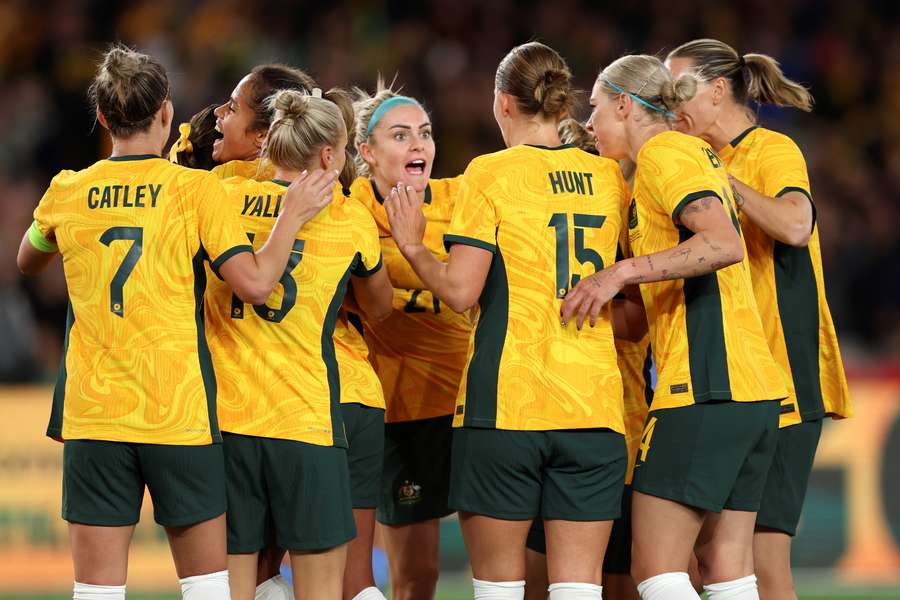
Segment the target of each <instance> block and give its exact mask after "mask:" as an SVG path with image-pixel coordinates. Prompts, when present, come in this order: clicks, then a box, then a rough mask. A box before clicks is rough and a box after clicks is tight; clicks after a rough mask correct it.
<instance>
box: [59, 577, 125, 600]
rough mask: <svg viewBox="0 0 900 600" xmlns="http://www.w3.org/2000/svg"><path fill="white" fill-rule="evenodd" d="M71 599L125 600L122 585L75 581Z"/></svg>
mask: <svg viewBox="0 0 900 600" xmlns="http://www.w3.org/2000/svg"><path fill="white" fill-rule="evenodd" d="M72 599H73V600H125V586H124V585H91V584H90V583H78V582H77V581H76V582H75V587H74V588H73V589H72Z"/></svg>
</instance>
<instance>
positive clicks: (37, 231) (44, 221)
mask: <svg viewBox="0 0 900 600" xmlns="http://www.w3.org/2000/svg"><path fill="white" fill-rule="evenodd" d="M73 173H74V171H62V172H60V173H59V174H58V175H57V176H56V177H54V178H53V180H52V181H51V182H50V187H49V188H47V191H46V192H44V196H43V197H42V198H41V201H40V202H39V203H38V205H37V207H35V209H34V214H33V215H32V216H33V218H34V222H33V223H32V224H31V227H29V228H28V241H29V242H31V245H32V246H34V247H35V248H37V249H38V250H40V251H41V252H56V251H57V250H58V249H59V248H58V247H57V245H56V243H55V242H54V241H53V240H54V238H55V231H56V227H57V226H58V223H57V222H56V215H55V212H54V204H55V202H56V198H57V197H59V195H60V193H62V191H61V190H60V187H61V186H60V183H59V180H60V178H63V177H67V176H68V175H71V174H73Z"/></svg>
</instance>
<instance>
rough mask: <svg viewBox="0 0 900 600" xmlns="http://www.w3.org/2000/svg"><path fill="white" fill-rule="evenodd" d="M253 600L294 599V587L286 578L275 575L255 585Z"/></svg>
mask: <svg viewBox="0 0 900 600" xmlns="http://www.w3.org/2000/svg"><path fill="white" fill-rule="evenodd" d="M254 600H294V588H292V587H291V584H289V583H288V582H287V579H285V578H284V577H282V576H281V575H276V576H275V577H272V578H271V579H266V580H265V581H263V582H262V583H261V584H259V585H258V586H256V595H255V596H254Z"/></svg>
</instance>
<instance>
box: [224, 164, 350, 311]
mask: <svg viewBox="0 0 900 600" xmlns="http://www.w3.org/2000/svg"><path fill="white" fill-rule="evenodd" d="M337 176H338V173H337V171H331V170H329V171H324V170H321V169H317V170H315V171H312V172H311V173H306V172H304V174H302V175H301V176H300V177H298V178H297V179H295V180H294V181H293V183H291V185H290V186H289V187H288V189H287V191H286V192H285V194H284V201H283V204H282V210H281V213H280V214H279V215H278V220H277V221H276V222H275V227H274V228H273V229H272V234H271V235H270V236H269V239H268V241H267V242H266V245H265V246H263V247H262V249H261V250H259V252H256V253H240V254H235V255H234V256H232V257H231V258H228V259H227V260H226V261H225V262H223V263H222V264H221V266H219V267H218V270H219V274H220V275H221V276H222V278H223V279H225V281H227V282H228V284H229V285H230V286H231V287H232V288H233V289H234V292H235V293H236V294H237V295H238V297H239V298H240V299H241V300H244V301H245V302H249V303H251V304H262V303H263V302H265V301H266V298H268V297H269V295H270V294H271V293H272V290H273V289H275V284H276V283H277V282H278V280H279V278H280V277H281V275H282V273H283V272H284V266H285V264H287V261H288V256H289V255H290V253H291V249H292V247H293V244H294V240H295V239H296V237H297V234H298V232H299V231H300V229H301V228H302V227H303V225H304V224H305V223H306V222H308V221H309V220H310V219H312V218H313V217H315V216H316V215H317V214H319V212H320V211H321V210H322V209H323V208H324V207H325V206H327V205H328V204H329V203H330V202H331V199H332V197H333V190H334V183H335V181H336V180H337Z"/></svg>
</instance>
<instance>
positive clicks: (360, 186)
mask: <svg viewBox="0 0 900 600" xmlns="http://www.w3.org/2000/svg"><path fill="white" fill-rule="evenodd" d="M459 179H460V178H458V177H457V178H453V179H432V180H431V181H430V182H429V184H428V187H427V188H426V190H425V204H424V205H423V207H422V208H423V211H424V213H425V218H426V221H427V224H426V226H425V240H424V241H425V245H426V247H428V248H429V249H430V250H431V251H432V253H433V254H434V255H435V256H436V257H437V258H438V259H439V260H441V261H446V260H447V251H446V250H445V248H444V244H443V236H444V233H445V232H446V231H447V227H448V225H449V224H450V215H451V213H452V210H453V202H454V200H455V198H456V194H457V192H458V190H459ZM350 190H351V194H352V195H353V197H354V198H356V199H358V200H359V201H360V202H362V203H363V204H364V205H365V206H366V207H367V208H368V209H369V211H370V212H371V213H372V215H373V216H374V217H375V222H376V223H377V224H378V232H379V236H380V237H381V250H382V252H383V253H384V262H385V265H387V267H388V273H389V274H390V277H391V284H392V286H393V288H394V310H393V312H392V313H391V315H390V316H389V317H388V318H387V319H385V320H384V321H380V322H368V321H367V322H365V338H366V342H367V343H368V345H369V349H370V350H371V353H370V359H371V361H372V364H373V366H374V367H375V370H376V371H377V372H378V376H379V378H380V379H381V382H382V384H383V385H384V393H385V399H386V404H387V412H386V413H385V420H386V421H387V422H389V423H395V422H401V421H415V420H420V419H428V418H432V417H440V416H445V415H450V414H453V409H454V407H455V405H456V394H457V392H458V391H459V382H460V379H461V378H462V372H463V368H464V367H465V364H466V356H467V353H468V350H469V337H470V335H471V333H472V324H471V321H470V320H469V317H468V316H467V315H461V314H458V313H455V312H453V311H452V310H450V309H449V308H447V307H446V306H443V305H442V304H441V303H440V302H439V301H438V300H437V299H436V298H435V297H434V296H433V295H432V294H431V292H430V291H429V290H427V289H424V288H425V285H424V284H423V283H422V281H421V280H420V279H419V277H418V276H417V275H416V273H415V271H413V268H412V266H410V264H409V263H408V262H407V261H406V259H405V258H403V255H402V254H400V250H399V249H398V248H397V244H396V243H395V242H394V239H393V238H392V237H391V228H390V224H389V223H388V218H387V213H386V212H385V210H384V206H383V204H384V200H383V199H382V198H381V196H380V195H379V194H378V190H377V189H375V187H374V186H373V185H372V182H371V181H370V180H368V179H366V178H359V179H357V180H356V181H355V182H353V185H352V186H351V188H350Z"/></svg>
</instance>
